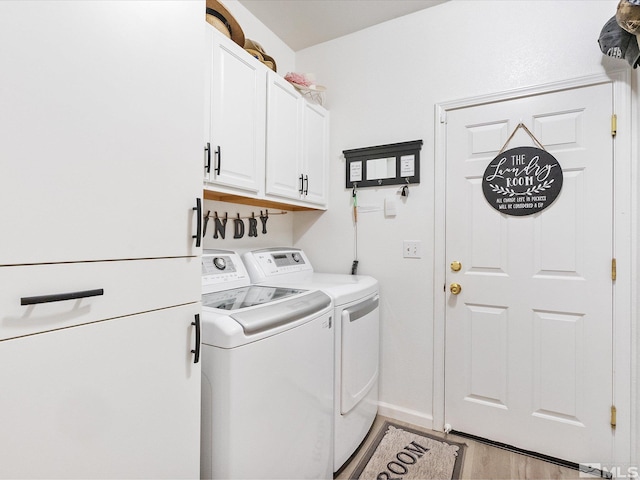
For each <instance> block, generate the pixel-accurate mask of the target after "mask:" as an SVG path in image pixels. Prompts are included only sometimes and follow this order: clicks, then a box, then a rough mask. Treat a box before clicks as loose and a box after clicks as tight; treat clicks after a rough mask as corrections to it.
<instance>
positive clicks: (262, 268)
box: [242, 248, 313, 283]
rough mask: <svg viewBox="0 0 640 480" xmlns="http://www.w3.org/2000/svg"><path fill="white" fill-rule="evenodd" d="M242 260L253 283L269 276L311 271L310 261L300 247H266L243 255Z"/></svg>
mask: <svg viewBox="0 0 640 480" xmlns="http://www.w3.org/2000/svg"><path fill="white" fill-rule="evenodd" d="M242 258H243V260H244V263H245V266H246V267H247V270H248V272H249V275H250V277H251V279H252V281H253V282H254V283H260V282H262V281H264V280H267V279H268V278H269V277H275V276H277V275H283V274H291V273H305V272H306V273H313V267H312V266H311V262H309V259H308V258H307V256H306V255H305V254H304V252H303V251H302V250H300V249H296V248H267V249H264V250H254V251H252V252H247V253H245V254H244V255H243V257H242Z"/></svg>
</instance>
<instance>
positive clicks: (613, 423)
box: [611, 405, 616, 428]
mask: <svg viewBox="0 0 640 480" xmlns="http://www.w3.org/2000/svg"><path fill="white" fill-rule="evenodd" d="M611 428H616V406H615V405H611Z"/></svg>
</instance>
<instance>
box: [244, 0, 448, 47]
mask: <svg viewBox="0 0 640 480" xmlns="http://www.w3.org/2000/svg"><path fill="white" fill-rule="evenodd" d="M238 1H239V2H240V3H241V4H242V5H244V7H245V8H247V9H248V10H249V11H250V12H251V13H252V14H253V15H254V16H256V17H257V18H258V19H259V20H260V21H261V22H262V23H264V24H265V25H266V26H267V28H269V30H271V31H272V32H274V33H275V34H276V35H277V36H278V37H279V38H280V39H281V40H282V41H284V42H285V43H286V44H287V45H288V46H289V47H290V48H291V49H292V50H294V51H298V50H302V49H303V48H307V47H310V46H312V45H316V44H318V43H322V42H326V41H328V40H332V39H334V38H338V37H342V36H344V35H348V34H349V33H353V32H357V31H358V30H362V29H364V28H367V27H370V26H372V25H376V24H378V23H382V22H386V21H387V20H391V19H393V18H398V17H401V16H403V15H408V14H409V13H413V12H417V11H418V10H423V9H425V8H429V7H432V6H434V5H438V4H439V3H443V2H445V1H447V0H238Z"/></svg>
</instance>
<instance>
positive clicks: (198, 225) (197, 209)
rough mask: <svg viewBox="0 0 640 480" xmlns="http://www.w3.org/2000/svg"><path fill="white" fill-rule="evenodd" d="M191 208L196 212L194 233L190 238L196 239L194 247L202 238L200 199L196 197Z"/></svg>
mask: <svg viewBox="0 0 640 480" xmlns="http://www.w3.org/2000/svg"><path fill="white" fill-rule="evenodd" d="M193 210H194V211H195V212H196V234H195V235H192V236H191V238H195V239H196V247H199V246H200V241H201V240H202V200H200V199H199V198H196V206H195V207H193Z"/></svg>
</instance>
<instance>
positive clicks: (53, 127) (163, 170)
mask: <svg viewBox="0 0 640 480" xmlns="http://www.w3.org/2000/svg"><path fill="white" fill-rule="evenodd" d="M204 3H205V2H204V0H202V1H200V0H194V1H127V2H113V1H99V0H96V1H91V2H58V1H48V2H35V1H3V2H0V44H2V45H3V48H0V65H2V75H1V77H2V81H1V83H2V88H0V105H1V106H2V108H0V222H1V223H2V235H0V285H2V289H1V291H0V365H2V367H0V385H2V387H1V388H0V425H1V428H0V478H5V477H6V478H98V477H99V478H123V477H126V478H134V477H135V478H140V477H147V478H197V477H198V476H199V460H198V452H199V446H198V445H199V413H200V407H199V401H200V365H199V363H196V360H197V358H196V357H197V354H198V348H199V345H198V344H197V341H198V338H197V336H198V335H197V334H198V328H199V317H198V314H199V311H200V304H199V301H200V285H199V278H200V276H199V270H200V261H199V255H200V253H201V248H200V246H199V241H198V240H199V239H198V238H194V237H197V236H198V223H199V222H198V219H199V217H200V216H201V213H200V212H198V210H197V208H198V204H199V203H200V200H201V198H200V197H201V195H202V183H201V178H202V177H201V162H202V145H203V143H204V128H203V120H204V118H205V106H204V102H203V98H204V92H205V81H204V78H205V76H204V63H203V58H205V46H206V42H205V35H206V30H207V27H208V25H207V24H206V22H205V21H204V10H205V4H204ZM209 28H211V27H209Z"/></svg>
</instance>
